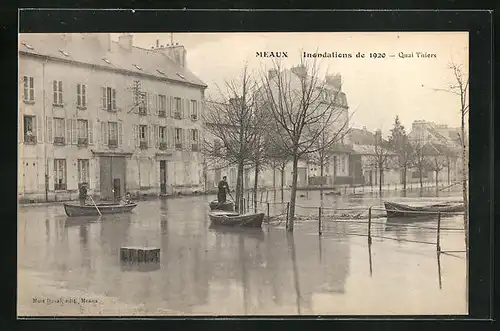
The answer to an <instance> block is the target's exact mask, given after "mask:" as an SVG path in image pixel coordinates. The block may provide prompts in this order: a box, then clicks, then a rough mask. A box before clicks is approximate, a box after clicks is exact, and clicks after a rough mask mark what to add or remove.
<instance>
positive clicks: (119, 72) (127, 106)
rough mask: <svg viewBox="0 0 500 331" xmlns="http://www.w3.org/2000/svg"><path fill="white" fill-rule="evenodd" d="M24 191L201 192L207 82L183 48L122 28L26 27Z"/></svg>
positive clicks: (50, 194)
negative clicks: (146, 45) (62, 30)
mask: <svg viewBox="0 0 500 331" xmlns="http://www.w3.org/2000/svg"><path fill="white" fill-rule="evenodd" d="M19 39H20V43H19V137H18V144H19V168H18V169H19V170H18V172H19V173H18V191H19V192H20V193H21V194H22V195H24V198H26V199H30V200H45V199H47V200H55V199H58V200H63V199H72V198H75V197H76V195H77V191H78V187H79V184H81V183H84V182H85V183H88V184H89V186H90V190H91V193H92V194H95V195H97V196H100V197H101V198H102V199H113V198H117V197H119V196H122V195H123V194H124V193H125V192H126V191H130V192H131V193H132V194H154V195H158V194H173V193H177V192H185V191H188V192H190V191H196V190H201V189H202V180H201V174H202V166H201V164H202V157H201V155H200V154H201V153H200V152H199V149H200V146H199V143H200V137H201V136H202V130H203V125H202V123H201V113H202V111H203V110H202V104H203V99H204V91H205V89H206V85H205V84H204V83H203V82H202V81H201V80H200V79H198V78H197V77H196V76H195V75H194V74H192V73H191V72H190V71H189V70H188V68H187V67H186V51H185V49H184V47H183V46H179V45H178V44H176V45H167V46H166V47H164V46H160V45H159V44H158V43H157V45H156V47H155V46H153V47H152V48H151V49H143V48H139V47H136V46H134V45H133V36H132V35H129V34H124V35H121V36H120V37H119V41H118V42H115V41H112V40H111V38H110V35H109V34H87V33H81V34H21V35H20V38H19Z"/></svg>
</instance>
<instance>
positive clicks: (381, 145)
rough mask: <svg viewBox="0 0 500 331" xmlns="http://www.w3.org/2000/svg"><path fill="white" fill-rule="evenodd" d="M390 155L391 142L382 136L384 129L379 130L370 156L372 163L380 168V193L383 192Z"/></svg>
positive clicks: (376, 167) (374, 137)
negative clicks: (385, 171) (385, 170)
mask: <svg viewBox="0 0 500 331" xmlns="http://www.w3.org/2000/svg"><path fill="white" fill-rule="evenodd" d="M389 155H390V149H389V143H388V142H387V141H385V140H384V139H383V138H382V131H380V130H377V131H376V132H375V134H374V135H373V153H372V154H371V156H370V159H371V162H370V163H371V165H372V166H373V167H375V170H378V177H379V180H378V185H379V186H378V187H379V188H378V189H379V192H380V193H382V185H383V181H384V169H385V168H386V167H387V162H388V158H389Z"/></svg>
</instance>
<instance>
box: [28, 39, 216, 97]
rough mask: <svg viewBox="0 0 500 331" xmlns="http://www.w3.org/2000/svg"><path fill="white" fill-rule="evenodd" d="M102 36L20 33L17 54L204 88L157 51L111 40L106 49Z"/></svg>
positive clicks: (190, 75) (192, 75)
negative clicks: (124, 46)
mask: <svg viewBox="0 0 500 331" xmlns="http://www.w3.org/2000/svg"><path fill="white" fill-rule="evenodd" d="M104 35H105V34H88V33H80V34H55V33H50V34H49V33H42V34H38V33H24V34H20V35H19V52H20V53H21V54H26V55H34V56H46V57H50V58H52V59H55V60H60V61H72V62H77V63H81V64H87V65H92V66H98V67H101V68H104V69H106V68H107V69H115V70H125V71H128V72H130V73H134V74H137V75H148V76H153V77H155V78H158V79H161V80H165V79H167V80H171V81H176V82H179V83H184V84H192V85H196V86H199V87H202V88H204V87H207V85H206V84H205V83H204V82H203V81H201V80H200V79H199V78H198V77H196V76H195V75H194V74H193V73H192V72H190V71H189V70H188V69H187V68H184V67H182V66H181V65H179V64H178V63H176V62H175V61H174V60H172V59H171V58H170V57H169V56H167V55H166V54H164V53H162V52H161V51H159V50H154V49H144V48H140V47H136V46H132V48H131V49H130V50H127V49H124V48H123V47H121V46H120V45H119V44H118V42H115V41H110V42H109V49H108V48H107V47H105V46H104V45H103V43H102V40H103V38H106V37H105V36H104Z"/></svg>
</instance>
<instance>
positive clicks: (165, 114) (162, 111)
mask: <svg viewBox="0 0 500 331" xmlns="http://www.w3.org/2000/svg"><path fill="white" fill-rule="evenodd" d="M158 117H167V112H166V111H165V110H159V111H158Z"/></svg>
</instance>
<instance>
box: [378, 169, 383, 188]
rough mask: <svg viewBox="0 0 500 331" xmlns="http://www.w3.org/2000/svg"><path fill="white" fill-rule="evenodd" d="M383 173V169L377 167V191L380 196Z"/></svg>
mask: <svg viewBox="0 0 500 331" xmlns="http://www.w3.org/2000/svg"><path fill="white" fill-rule="evenodd" d="M383 172H384V168H383V167H382V166H381V165H379V167H378V177H379V178H378V179H379V181H378V191H379V193H380V194H382V174H383Z"/></svg>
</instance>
